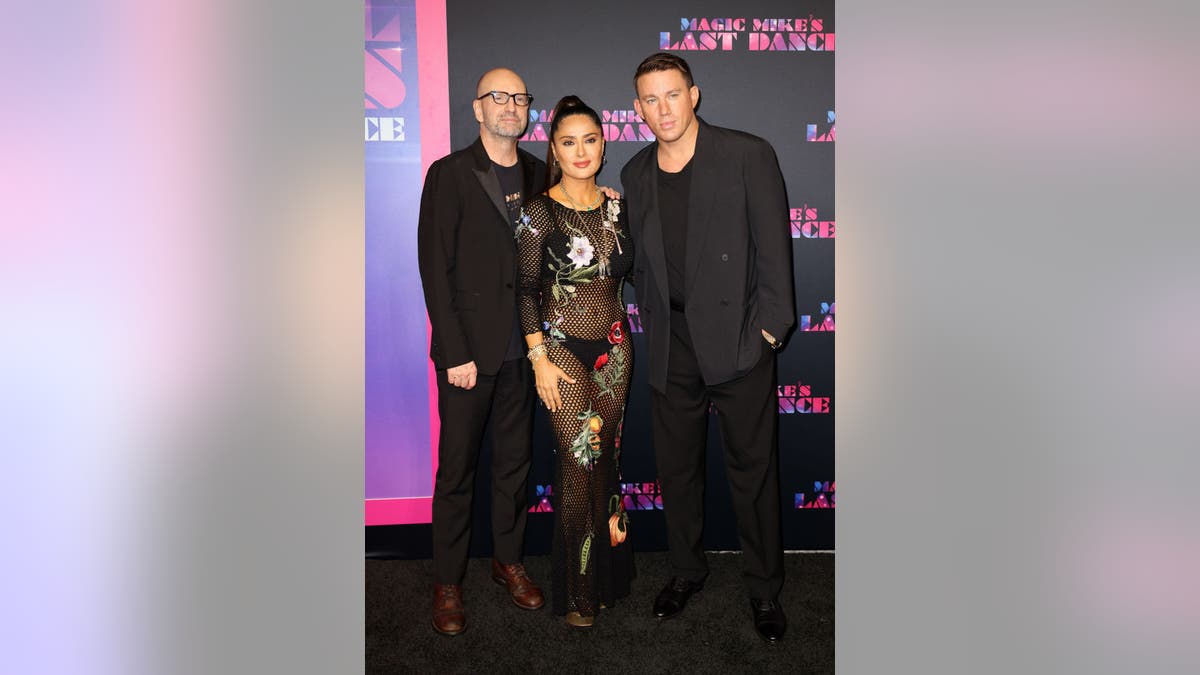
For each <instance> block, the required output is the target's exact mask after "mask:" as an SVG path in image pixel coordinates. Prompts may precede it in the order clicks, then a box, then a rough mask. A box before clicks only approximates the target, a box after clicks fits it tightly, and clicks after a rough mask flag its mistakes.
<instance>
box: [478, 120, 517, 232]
mask: <svg viewBox="0 0 1200 675" xmlns="http://www.w3.org/2000/svg"><path fill="white" fill-rule="evenodd" d="M471 151H472V152H473V153H474V155H475V166H474V167H472V172H473V173H474V174H475V178H477V179H479V184H480V185H482V186H483V191H484V192H486V193H487V196H488V198H489V199H491V200H492V205H493V206H495V207H496V212H497V213H499V214H500V222H501V223H502V224H504V225H505V226H506V227H507V228H508V229H510V230H511V229H512V227H513V225H512V223H510V222H508V207H506V206H505V205H504V193H503V192H502V191H501V190H500V179H499V178H497V177H496V172H495V171H492V160H491V159H490V158H489V157H488V156H487V151H486V150H484V149H483V140H481V139H475V144H474V145H472V146H471Z"/></svg>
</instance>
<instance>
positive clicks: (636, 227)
mask: <svg viewBox="0 0 1200 675" xmlns="http://www.w3.org/2000/svg"><path fill="white" fill-rule="evenodd" d="M633 182H634V181H633V172H632V170H630V168H629V165H626V166H625V167H624V168H623V169H621V187H622V188H624V190H625V196H624V197H622V198H621V218H622V220H624V221H625V222H624V226H625V232H627V233H628V234H629V241H630V242H631V243H632V245H633V269H631V270H630V271H629V274H628V275H626V277H625V281H626V282H627V283H629V284H630V285H631V286H635V287H636V286H637V285H638V273H637V268H638V262H639V259H638V256H640V255H641V252H640V247H639V246H638V245H637V244H638V243H639V242H638V241H637V237H638V234H640V230H641V223H637V224H635V223H634V222H633V212H631V211H630V210H629V200H630V198H631V197H630V192H631V191H632V190H633V188H632V187H631V186H632V185H633Z"/></svg>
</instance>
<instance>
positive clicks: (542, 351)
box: [525, 342, 546, 363]
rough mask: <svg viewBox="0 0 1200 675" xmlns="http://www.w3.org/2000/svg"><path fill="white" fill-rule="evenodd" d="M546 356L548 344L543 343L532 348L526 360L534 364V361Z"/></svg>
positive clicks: (526, 355) (527, 353) (526, 354)
mask: <svg viewBox="0 0 1200 675" xmlns="http://www.w3.org/2000/svg"><path fill="white" fill-rule="evenodd" d="M545 355H546V343H544V342H543V343H540V344H537V345H534V346H533V347H530V348H529V351H528V352H526V353H525V358H527V359H529V362H530V363H533V362H534V361H538V360H540V359H541V358H542V357H544V356H545Z"/></svg>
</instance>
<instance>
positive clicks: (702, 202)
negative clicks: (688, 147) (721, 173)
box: [683, 117, 719, 291]
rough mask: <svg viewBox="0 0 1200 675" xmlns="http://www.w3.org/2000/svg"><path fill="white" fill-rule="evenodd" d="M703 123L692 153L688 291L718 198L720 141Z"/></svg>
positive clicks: (694, 278) (686, 276) (685, 278)
mask: <svg viewBox="0 0 1200 675" xmlns="http://www.w3.org/2000/svg"><path fill="white" fill-rule="evenodd" d="M696 123H697V124H699V125H700V130H699V133H698V134H697V135H696V153H695V154H694V155H693V156H692V185H691V187H690V188H688V224H687V260H686V261H685V267H684V277H683V278H684V282H683V283H684V286H685V287H686V288H687V290H688V291H690V290H691V288H692V284H694V283H695V281H696V275H697V274H698V272H699V269H700V251H701V250H703V248H704V239H705V237H706V236H707V235H708V230H709V227H710V225H711V220H712V213H713V200H714V199H715V198H716V192H717V188H718V187H719V186H718V184H717V182H718V181H717V162H718V161H719V157H718V156H717V152H716V147H715V146H716V143H715V140H714V138H713V134H712V133H711V131H710V129H709V128H708V124H706V123H705V122H704V120H701V119H700V118H699V117H697V118H696Z"/></svg>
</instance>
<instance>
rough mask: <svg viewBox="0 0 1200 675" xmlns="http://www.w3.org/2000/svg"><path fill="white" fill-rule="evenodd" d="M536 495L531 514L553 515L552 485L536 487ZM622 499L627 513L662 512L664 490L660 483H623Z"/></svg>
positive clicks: (530, 510)
mask: <svg viewBox="0 0 1200 675" xmlns="http://www.w3.org/2000/svg"><path fill="white" fill-rule="evenodd" d="M534 487H535V490H536V494H535V497H534V500H535V501H534V504H533V506H530V507H529V512H530V513H553V512H554V506H553V505H552V504H551V503H550V501H551V500H550V498H551V497H553V496H554V488H553V486H550V485H537V486H534ZM621 499H622V501H624V503H625V510H626V511H662V507H663V502H662V490H661V489H659V487H658V481H654V482H653V483H621Z"/></svg>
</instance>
